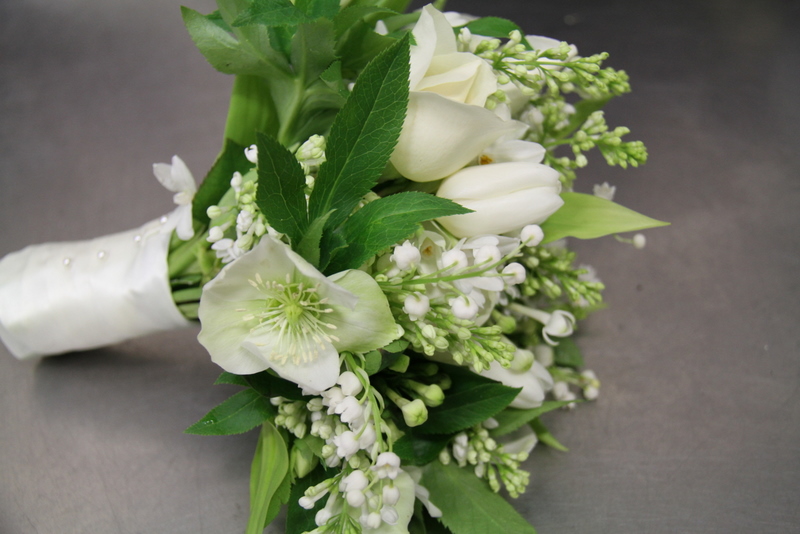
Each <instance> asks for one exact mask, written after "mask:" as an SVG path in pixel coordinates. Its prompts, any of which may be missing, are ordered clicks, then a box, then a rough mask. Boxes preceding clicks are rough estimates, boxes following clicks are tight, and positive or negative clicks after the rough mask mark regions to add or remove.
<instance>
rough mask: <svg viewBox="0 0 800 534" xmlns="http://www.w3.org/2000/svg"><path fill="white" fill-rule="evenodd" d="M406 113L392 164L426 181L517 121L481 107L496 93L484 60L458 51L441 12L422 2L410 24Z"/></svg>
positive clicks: (452, 169) (468, 159)
mask: <svg viewBox="0 0 800 534" xmlns="http://www.w3.org/2000/svg"><path fill="white" fill-rule="evenodd" d="M413 33H414V39H415V41H416V45H414V46H413V47H412V48H411V72H410V76H409V78H410V79H409V88H410V90H411V93H410V95H409V105H408V112H407V115H406V121H405V124H404V125H403V131H402V133H401V135H400V139H399V140H398V143H397V147H396V148H395V151H394V153H393V154H392V159H391V161H392V164H393V165H394V166H395V168H396V169H397V170H398V171H399V172H400V173H401V174H402V175H403V176H405V177H406V178H408V179H410V180H414V181H417V182H429V181H434V180H439V179H441V178H444V177H445V176H448V175H450V174H452V173H454V172H456V171H457V170H458V169H460V168H462V167H464V166H465V165H467V164H468V163H469V162H471V161H472V160H474V159H475V158H477V157H478V155H479V154H480V152H481V151H482V150H483V149H485V148H486V147H488V146H489V145H491V144H493V143H494V142H495V141H497V140H498V139H500V138H502V137H505V136H509V135H512V134H514V133H516V132H517V131H518V129H519V123H516V122H513V121H505V120H503V119H501V118H499V117H498V116H497V115H496V114H495V113H492V112H491V111H489V110H487V109H485V108H484V107H483V106H484V105H485V104H486V99H487V98H488V97H489V96H490V95H491V94H492V93H494V92H495V91H497V78H496V77H495V75H494V73H493V71H492V68H491V67H490V66H489V64H488V63H487V62H486V61H484V60H482V59H481V58H479V57H477V56H476V55H474V54H472V53H469V52H459V51H458V47H457V45H456V37H455V34H454V33H453V28H452V26H451V25H450V23H449V22H448V21H447V19H446V18H445V16H444V15H443V14H442V13H440V12H439V11H437V10H436V9H434V8H433V7H431V6H426V7H425V8H424V9H423V10H422V13H421V14H420V18H419V21H418V22H417V24H416V26H415V27H414V31H413Z"/></svg>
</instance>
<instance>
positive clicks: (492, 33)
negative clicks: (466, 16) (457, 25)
mask: <svg viewBox="0 0 800 534" xmlns="http://www.w3.org/2000/svg"><path fill="white" fill-rule="evenodd" d="M467 29H469V31H470V32H472V34H473V35H483V36H485V37H497V38H499V39H505V38H507V37H508V34H509V33H511V32H512V31H514V30H520V31H522V29H521V28H520V27H519V26H517V25H516V24H515V23H514V22H511V21H510V20H508V19H503V18H500V17H483V18H481V19H477V20H473V21H472V22H470V23H469V24H467ZM523 35H524V34H523Z"/></svg>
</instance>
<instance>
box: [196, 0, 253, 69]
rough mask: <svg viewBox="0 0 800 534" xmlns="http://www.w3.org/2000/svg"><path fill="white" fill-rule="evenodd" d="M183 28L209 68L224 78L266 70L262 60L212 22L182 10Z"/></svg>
mask: <svg viewBox="0 0 800 534" xmlns="http://www.w3.org/2000/svg"><path fill="white" fill-rule="evenodd" d="M181 15H182V17H183V24H184V25H185V26H186V29H187V30H188V32H189V35H190V36H191V38H192V41H194V44H195V45H196V46H197V48H198V49H199V50H200V52H201V53H202V54H203V57H205V58H206V61H208V62H209V63H210V64H211V66H212V67H214V68H215V69H217V70H218V71H220V72H224V73H225V74H257V73H260V72H263V71H264V69H265V68H266V67H265V64H264V62H263V61H262V59H261V58H260V57H259V56H258V55H256V54H254V53H252V52H251V51H250V50H248V49H247V48H245V47H243V46H241V43H240V42H239V41H238V40H237V39H236V37H234V36H232V35H231V34H230V33H228V32H227V31H225V30H224V29H223V28H222V27H220V25H219V24H218V23H217V22H216V19H215V18H210V17H209V16H206V15H203V14H201V13H199V12H197V11H195V10H193V9H189V8H188V7H181Z"/></svg>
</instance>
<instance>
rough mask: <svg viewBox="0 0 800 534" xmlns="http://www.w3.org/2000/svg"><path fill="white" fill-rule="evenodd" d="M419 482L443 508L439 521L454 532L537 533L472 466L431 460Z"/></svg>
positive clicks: (467, 533)
mask: <svg viewBox="0 0 800 534" xmlns="http://www.w3.org/2000/svg"><path fill="white" fill-rule="evenodd" d="M422 485H423V486H425V487H426V488H427V489H428V491H430V493H431V495H432V496H433V497H432V499H431V502H432V503H433V504H435V505H436V506H438V507H439V509H441V511H442V517H441V518H440V521H441V522H442V523H443V524H444V525H445V526H446V527H447V528H449V529H450V530H451V531H452V532H453V534H487V533H489V532H497V533H500V532H505V533H513V534H536V530H534V528H533V527H532V526H531V525H530V524H529V523H528V522H527V521H526V520H525V519H524V518H522V517H521V516H520V515H519V514H518V513H517V512H516V510H514V509H513V508H512V507H511V505H510V504H508V503H507V502H506V501H505V499H503V498H502V497H500V496H499V495H497V494H496V493H494V492H492V490H491V489H489V487H488V486H487V485H486V483H484V482H483V481H482V480H480V479H479V478H477V477H476V476H475V475H474V474H473V473H472V469H462V468H460V467H458V466H457V465H454V464H452V463H451V464H449V465H442V464H441V463H439V462H432V463H430V464H428V466H427V467H425V469H424V472H423V475H422Z"/></svg>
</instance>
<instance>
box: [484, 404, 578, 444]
mask: <svg viewBox="0 0 800 534" xmlns="http://www.w3.org/2000/svg"><path fill="white" fill-rule="evenodd" d="M572 402H575V401H544V402H543V403H542V405H541V406H539V407H537V408H531V409H530V410H519V409H517V408H507V409H505V410H503V411H502V412H500V413H498V414H497V415H495V416H494V418H495V420H496V421H497V422H498V423H499V425H498V426H497V427H496V428H493V429H492V430H490V431H489V433H490V434H491V435H492V436H504V435H506V434H510V433H511V432H513V431H515V430H517V429H518V428H520V427H522V426H523V425H525V424H527V423H529V422H531V421H533V420H534V419H536V418H537V417H539V416H540V415H542V414H544V413H547V412H551V411H553V410H557V409H559V408H561V407H562V406H566V405H568V404H570V403H572Z"/></svg>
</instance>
